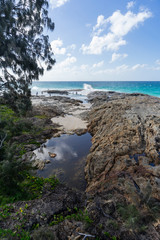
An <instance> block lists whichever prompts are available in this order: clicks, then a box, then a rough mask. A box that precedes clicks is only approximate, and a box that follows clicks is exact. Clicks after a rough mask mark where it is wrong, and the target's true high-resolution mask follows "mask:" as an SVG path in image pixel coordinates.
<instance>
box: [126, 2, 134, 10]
mask: <svg viewBox="0 0 160 240" xmlns="http://www.w3.org/2000/svg"><path fill="white" fill-rule="evenodd" d="M134 5H135V2H134V1H131V2H128V3H127V9H130V8H132V7H133V6H134Z"/></svg>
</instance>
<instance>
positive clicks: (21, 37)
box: [0, 0, 55, 115]
mask: <svg viewBox="0 0 160 240" xmlns="http://www.w3.org/2000/svg"><path fill="white" fill-rule="evenodd" d="M47 8H48V1H46V0H28V1H26V0H18V1H15V0H2V1H0V70H1V73H0V92H1V93H2V94H3V101H4V102H5V103H6V104H8V105H9V106H10V107H11V108H12V109H13V110H15V111H16V112H18V113H19V114H22V115H25V113H26V111H28V110H30V109H31V101H30V96H31V92H30V87H31V84H32V81H33V80H38V79H39V76H40V75H43V73H44V70H50V69H51V68H52V66H53V65H54V63H55V60H54V58H53V52H52V50H51V46H50V43H49V37H48V36H47V35H44V29H45V28H47V29H49V30H51V31H53V30H54V23H53V22H52V20H51V18H49V17H48V10H47ZM44 66H45V67H44Z"/></svg>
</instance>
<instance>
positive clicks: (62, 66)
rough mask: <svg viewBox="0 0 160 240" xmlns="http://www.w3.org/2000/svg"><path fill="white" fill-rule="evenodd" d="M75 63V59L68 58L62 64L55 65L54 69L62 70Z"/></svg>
mask: <svg viewBox="0 0 160 240" xmlns="http://www.w3.org/2000/svg"><path fill="white" fill-rule="evenodd" d="M76 61H77V59H76V58H75V57H72V56H68V57H67V58H66V59H65V60H63V61H62V62H60V63H58V64H56V65H55V68H56V69H57V68H58V69H62V68H66V67H69V66H70V65H72V64H73V63H75V62H76Z"/></svg>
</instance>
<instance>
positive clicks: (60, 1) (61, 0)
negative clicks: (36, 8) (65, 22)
mask: <svg viewBox="0 0 160 240" xmlns="http://www.w3.org/2000/svg"><path fill="white" fill-rule="evenodd" d="M68 1H69V0H50V4H51V6H52V8H57V7H61V6H62V5H64V4H65V3H66V2H68Z"/></svg>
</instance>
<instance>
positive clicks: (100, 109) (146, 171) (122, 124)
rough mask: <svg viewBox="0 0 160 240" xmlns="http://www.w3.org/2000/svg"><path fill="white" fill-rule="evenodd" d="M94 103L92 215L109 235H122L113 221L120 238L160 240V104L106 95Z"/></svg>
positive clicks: (90, 165) (88, 168)
mask: <svg viewBox="0 0 160 240" xmlns="http://www.w3.org/2000/svg"><path fill="white" fill-rule="evenodd" d="M89 98H90V101H91V102H92V103H93V106H94V108H93V109H92V111H91V112H90V117H89V119H91V121H90V124H89V126H88V131H89V132H90V133H91V134H92V136H93V138H92V147H91V149H90V154H89V155H88V158H87V163H86V167H85V174H86V180H87V182H88V186H87V190H86V192H87V193H88V198H89V199H90V202H89V203H88V209H89V212H92V216H93V217H94V216H96V219H95V220H96V221H97V223H98V224H100V223H103V225H104V228H105V229H107V230H108V231H109V232H111V233H114V234H115V232H116V231H115V230H114V231H113V228H111V227H110V224H109V223H110V222H112V227H113V225H114V226H117V229H118V230H117V233H116V235H117V237H120V239H125V240H126V239H157V240H158V239H159V238H160V224H159V223H160V222H159V220H160V216H159V213H160V99H159V98H154V97H150V96H147V95H143V94H128V95H127V94H119V93H101V92H100V93H93V94H92V96H90V97H89ZM132 208H133V209H132ZM129 209H130V210H129ZM131 209H132V210H131ZM133 212H134V213H133ZM98 216H99V217H98ZM94 218H95V217H94ZM144 230H145V231H144Z"/></svg>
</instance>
